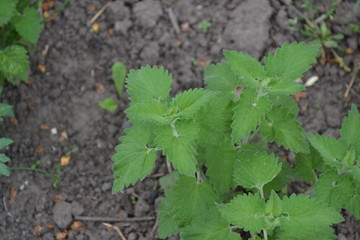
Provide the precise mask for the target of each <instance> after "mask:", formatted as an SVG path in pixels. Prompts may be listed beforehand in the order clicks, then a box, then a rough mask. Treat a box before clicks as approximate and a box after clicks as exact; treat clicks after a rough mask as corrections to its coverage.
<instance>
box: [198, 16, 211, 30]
mask: <svg viewBox="0 0 360 240" xmlns="http://www.w3.org/2000/svg"><path fill="white" fill-rule="evenodd" d="M211 26H212V24H211V22H209V21H208V20H206V19H205V20H202V21H201V22H200V23H199V24H198V25H197V28H198V29H200V30H201V31H202V32H203V33H207V32H208V31H209V28H210V27H211Z"/></svg>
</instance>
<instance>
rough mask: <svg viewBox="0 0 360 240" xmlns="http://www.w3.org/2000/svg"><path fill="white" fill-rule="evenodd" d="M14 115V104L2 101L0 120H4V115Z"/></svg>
mask: <svg viewBox="0 0 360 240" xmlns="http://www.w3.org/2000/svg"><path fill="white" fill-rule="evenodd" d="M5 116H7V117H13V116H14V112H13V110H12V106H10V105H8V104H5V103H0V121H2V117H5Z"/></svg>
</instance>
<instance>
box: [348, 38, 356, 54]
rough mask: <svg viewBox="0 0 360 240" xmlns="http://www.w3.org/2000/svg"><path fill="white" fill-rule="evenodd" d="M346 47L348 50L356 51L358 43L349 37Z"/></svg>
mask: <svg viewBox="0 0 360 240" xmlns="http://www.w3.org/2000/svg"><path fill="white" fill-rule="evenodd" d="M346 42H347V45H348V47H349V48H351V49H352V50H354V51H356V50H357V48H358V43H357V40H356V37H350V38H348V39H346Z"/></svg>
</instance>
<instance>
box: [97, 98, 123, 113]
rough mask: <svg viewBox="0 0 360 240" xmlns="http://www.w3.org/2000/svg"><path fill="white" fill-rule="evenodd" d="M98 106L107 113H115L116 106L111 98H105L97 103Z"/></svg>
mask: <svg viewBox="0 0 360 240" xmlns="http://www.w3.org/2000/svg"><path fill="white" fill-rule="evenodd" d="M99 106H100V107H101V108H102V109H105V110H107V111H115V110H116V109H117V108H118V104H117V103H116V102H115V100H114V99H112V98H106V99H104V100H103V101H101V102H99Z"/></svg>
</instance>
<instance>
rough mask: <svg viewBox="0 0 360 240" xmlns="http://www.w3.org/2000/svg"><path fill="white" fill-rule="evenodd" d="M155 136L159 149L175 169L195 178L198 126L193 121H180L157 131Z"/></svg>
mask: <svg viewBox="0 0 360 240" xmlns="http://www.w3.org/2000/svg"><path fill="white" fill-rule="evenodd" d="M155 134H156V138H155V143H156V144H157V147H158V148H160V149H162V150H163V152H164V155H166V156H167V157H168V159H167V160H168V161H169V162H172V163H173V165H174V167H175V169H177V170H178V171H179V173H181V174H184V175H187V176H194V174H195V171H196V163H197V161H196V158H195V156H196V154H197V153H196V150H195V143H194V141H195V140H196V139H197V138H198V126H197V125H196V124H195V123H194V122H191V121H178V122H177V123H176V125H173V126H169V125H167V126H163V127H161V128H160V129H157V130H156V131H155Z"/></svg>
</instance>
